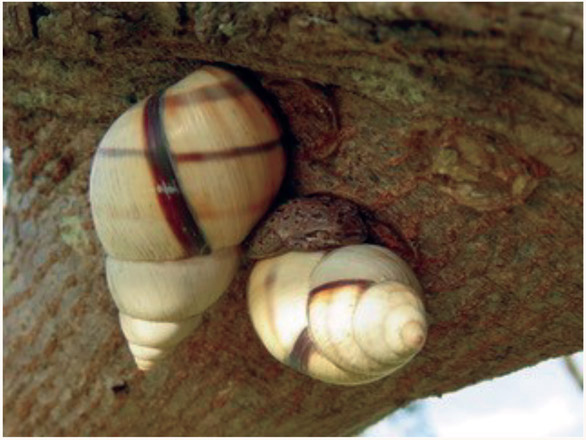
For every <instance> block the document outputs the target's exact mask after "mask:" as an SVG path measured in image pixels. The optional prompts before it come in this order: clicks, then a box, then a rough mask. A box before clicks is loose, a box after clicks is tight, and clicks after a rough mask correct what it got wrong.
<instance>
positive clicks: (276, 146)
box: [90, 66, 285, 368]
mask: <svg viewBox="0 0 586 440" xmlns="http://www.w3.org/2000/svg"><path fill="white" fill-rule="evenodd" d="M280 139H281V131H280V128H279V126H278V125H277V123H276V121H275V120H274V118H273V117H272V115H271V112H270V111H269V108H268V107H267V106H266V105H265V104H264V103H263V102H262V101H261V99H259V98H258V97H257V96H256V95H255V94H254V93H253V92H252V91H251V89H250V88H249V87H248V86H247V85H246V84H245V83H243V82H242V81H241V80H240V79H239V78H238V77H237V76H236V75H234V74H233V73H231V72H229V71H227V70H224V69H220V68H217V67H214V66H205V67H203V68H201V69H199V70H197V71H195V72H194V73H192V74H191V75H189V76H187V77H186V78H184V79H183V80H181V81H180V82H178V83H177V84H175V85H173V86H171V87H169V88H168V89H167V90H165V91H164V92H162V93H159V94H155V95H153V96H150V97H149V98H147V99H145V100H143V101H141V102H139V103H137V104H136V105H134V106H133V107H132V108H130V109H129V110H127V111H126V112H125V113H124V114H122V115H121V116H120V117H119V118H118V119H117V120H116V121H115V122H114V123H113V124H112V126H111V127H110V129H109V130H108V131H107V133H106V134H105V135H104V137H103V138H102V140H101V142H100V145H99V147H98V150H97V153H96V155H95V157H94V161H93V164H92V171H91V176H90V202H91V210H92V216H93V220H94V224H95V227H96V232H97V234H98V237H99V239H100V241H101V243H102V245H103V246H104V248H105V250H106V253H107V254H108V259H107V264H106V270H107V276H108V283H109V287H110V290H111V291H112V294H113V297H114V300H115V302H116V304H117V306H118V308H119V310H120V316H121V324H122V329H123V331H124V333H125V335H126V337H127V339H128V340H129V342H130V348H131V351H132V352H133V354H135V356H136V359H137V363H138V366H139V367H141V368H143V367H144V368H150V367H152V365H154V363H156V361H158V359H160V358H162V357H164V356H165V355H167V354H168V352H170V349H171V347H172V346H173V345H175V344H176V343H178V342H179V341H180V340H181V339H182V338H184V337H185V336H187V335H188V334H189V333H190V332H191V330H193V328H195V327H196V326H197V324H198V323H199V321H200V319H201V318H200V317H199V315H200V314H201V313H202V312H203V311H204V310H205V308H207V307H209V306H210V305H211V304H212V303H213V302H214V301H215V300H216V299H217V298H218V297H219V296H220V295H221V293H222V292H223V291H224V290H225V289H226V288H227V287H228V285H229V283H230V281H231V279H232V278H233V276H234V274H235V272H236V270H237V266H238V259H239V251H238V250H237V246H238V245H239V244H240V243H241V242H242V240H243V239H244V238H245V237H246V235H247V234H248V233H249V231H250V230H251V229H252V227H253V226H254V224H255V223H256V222H257V221H258V220H259V219H260V218H261V217H262V216H263V214H264V213H265V211H266V210H267V209H268V207H269V205H270V204H271V202H272V199H273V198H274V196H275V195H276V193H277V191H278V189H279V186H280V184H281V181H282V179H283V175H284V171H285V159H284V152H283V149H282V146H281V142H280ZM205 258H209V261H207V262H204V259H205ZM207 273H214V274H216V277H215V278H214V279H212V277H210V276H206V274H207ZM145 283H147V284H149V285H148V286H147V285H145ZM203 305H205V307H203ZM186 311H189V315H187V316H186V315H185V314H186ZM137 320H141V321H144V322H138V321H137ZM147 324H148V325H147ZM162 335H165V336H162Z"/></svg>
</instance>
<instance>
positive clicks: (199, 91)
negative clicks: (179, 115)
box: [165, 72, 250, 107]
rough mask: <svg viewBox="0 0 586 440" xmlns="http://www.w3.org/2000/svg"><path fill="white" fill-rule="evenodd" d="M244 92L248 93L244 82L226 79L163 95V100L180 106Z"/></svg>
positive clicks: (173, 105) (229, 96) (225, 97)
mask: <svg viewBox="0 0 586 440" xmlns="http://www.w3.org/2000/svg"><path fill="white" fill-rule="evenodd" d="M208 73H210V72H208ZM245 93H250V90H249V88H248V87H247V86H246V84H244V83H241V82H240V81H236V80H228V81H222V82H219V83H218V84H213V85H208V86H205V87H198V88H196V89H191V90H188V91H186V92H183V93H177V94H174V95H168V96H166V97H165V100H166V104H167V105H168V106H170V107H181V106H184V105H192V104H201V103H202V102H209V101H221V100H223V99H229V98H234V97H236V96H240V95H243V94H245Z"/></svg>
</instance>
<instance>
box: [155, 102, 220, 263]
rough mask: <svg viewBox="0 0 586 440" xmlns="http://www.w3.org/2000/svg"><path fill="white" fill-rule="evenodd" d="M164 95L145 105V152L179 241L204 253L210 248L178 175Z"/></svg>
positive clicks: (189, 252)
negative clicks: (166, 123) (165, 118)
mask: <svg viewBox="0 0 586 440" xmlns="http://www.w3.org/2000/svg"><path fill="white" fill-rule="evenodd" d="M163 108H164V97H163V96H162V94H161V93H157V94H155V95H152V96H151V97H150V98H149V99H148V100H147V102H146V104H145V107H144V130H145V138H146V142H147V148H146V151H145V153H146V156H147V159H148V162H149V165H150V169H151V172H152V174H153V178H154V180H155V188H156V192H157V200H158V202H159V204H160V206H161V209H162V210H163V213H164V215H165V218H166V220H167V223H168V224H169V226H170V228H171V230H172V231H173V234H174V235H175V237H176V238H177V241H178V242H179V243H180V244H181V245H182V246H183V248H184V250H185V252H186V253H187V255H198V254H199V255H205V254H209V253H210V252H211V249H210V247H209V245H208V244H207V243H206V240H205V237H204V235H203V232H202V231H201V229H200V228H199V226H198V225H197V221H196V219H195V213H194V212H193V211H192V209H191V208H190V206H189V204H188V203H187V200H186V199H185V196H184V195H183V191H182V190H181V185H180V184H179V180H178V179H177V176H176V173H175V168H174V166H173V159H172V156H171V154H170V149H169V143H168V141H167V136H166V135H165V129H164V127H163V120H162V109H163Z"/></svg>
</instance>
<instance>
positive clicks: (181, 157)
mask: <svg viewBox="0 0 586 440" xmlns="http://www.w3.org/2000/svg"><path fill="white" fill-rule="evenodd" d="M280 145H281V140H280V139H275V140H273V141H270V142H265V143H263V144H258V145H252V146H250V147H234V148H228V149H225V150H220V151H209V152H197V153H196V152H194V153H179V154H171V156H172V158H173V160H174V161H175V162H205V161H208V160H219V159H232V158H234V157H239V156H247V155H249V154H250V155H252V154H258V153H262V152H265V151H271V150H274V149H276V148H278V147H279V146H280ZM98 154H100V155H103V156H111V157H132V156H144V155H145V151H144V150H136V149H130V148H100V149H99V150H98Z"/></svg>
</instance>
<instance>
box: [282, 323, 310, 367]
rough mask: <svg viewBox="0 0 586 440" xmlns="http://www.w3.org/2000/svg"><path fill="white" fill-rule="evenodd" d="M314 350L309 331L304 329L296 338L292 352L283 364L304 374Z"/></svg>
mask: <svg viewBox="0 0 586 440" xmlns="http://www.w3.org/2000/svg"><path fill="white" fill-rule="evenodd" d="M314 350H315V348H314V346H313V341H312V340H311V338H310V337H309V329H308V328H307V327H305V328H304V329H303V331H302V332H301V333H300V334H299V336H298V337H297V340H296V341H295V345H293V350H291V353H290V354H289V356H288V357H287V360H286V362H285V363H286V364H287V365H289V366H291V367H293V368H295V369H296V370H299V371H302V372H306V371H307V369H308V366H309V358H310V356H311V353H312V352H313V351H314Z"/></svg>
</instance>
